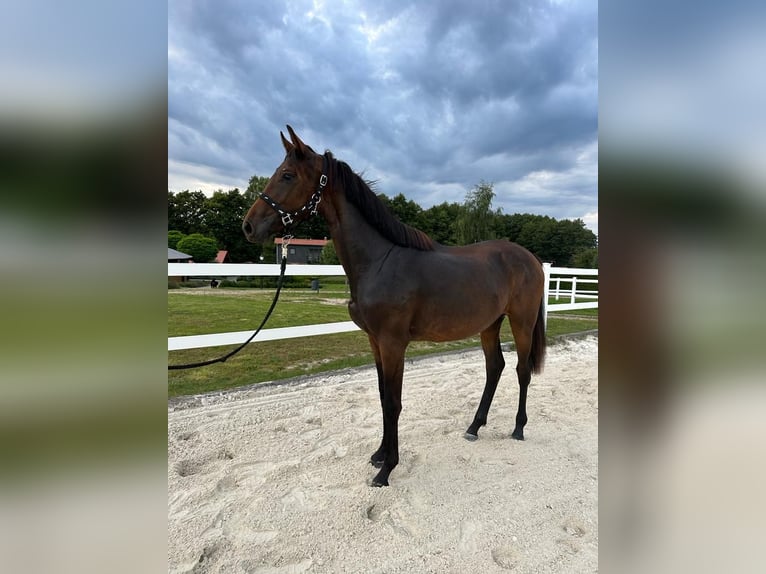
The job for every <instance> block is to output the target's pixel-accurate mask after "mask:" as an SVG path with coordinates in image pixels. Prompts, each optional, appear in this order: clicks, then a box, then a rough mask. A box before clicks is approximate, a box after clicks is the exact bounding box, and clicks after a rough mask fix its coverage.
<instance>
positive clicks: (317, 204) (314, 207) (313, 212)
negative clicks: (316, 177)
mask: <svg viewBox="0 0 766 574" xmlns="http://www.w3.org/2000/svg"><path fill="white" fill-rule="evenodd" d="M322 177H324V176H322ZM321 201H322V196H321V195H318V196H317V198H316V201H315V202H314V205H312V206H311V215H316V214H317V208H319V203H320V202H321Z"/></svg>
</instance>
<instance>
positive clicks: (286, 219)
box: [282, 213, 294, 227]
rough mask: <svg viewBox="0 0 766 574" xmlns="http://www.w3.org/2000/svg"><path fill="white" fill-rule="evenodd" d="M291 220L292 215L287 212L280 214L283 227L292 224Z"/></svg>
mask: <svg viewBox="0 0 766 574" xmlns="http://www.w3.org/2000/svg"><path fill="white" fill-rule="evenodd" d="M293 221H294V220H293V216H292V215H290V214H289V213H285V214H283V215H282V225H284V226H285V227H287V226H288V225H292V224H293Z"/></svg>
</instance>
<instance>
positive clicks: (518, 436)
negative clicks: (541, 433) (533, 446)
mask: <svg viewBox="0 0 766 574" xmlns="http://www.w3.org/2000/svg"><path fill="white" fill-rule="evenodd" d="M511 438H515V439H516V440H524V433H523V432H522V431H513V434H511Z"/></svg>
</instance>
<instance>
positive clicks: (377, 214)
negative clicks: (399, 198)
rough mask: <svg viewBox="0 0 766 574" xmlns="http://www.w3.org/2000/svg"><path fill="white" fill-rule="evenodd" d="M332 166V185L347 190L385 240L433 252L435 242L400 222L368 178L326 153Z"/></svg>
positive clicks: (352, 201) (347, 194) (348, 195)
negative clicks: (377, 193)
mask: <svg viewBox="0 0 766 574" xmlns="http://www.w3.org/2000/svg"><path fill="white" fill-rule="evenodd" d="M325 155H326V156H327V159H328V160H329V162H328V163H329V165H330V174H329V178H330V185H331V186H332V187H333V188H335V189H338V188H339V187H340V188H343V190H344V191H345V193H346V199H348V200H349V201H350V202H351V203H352V204H353V205H354V206H356V208H357V209H358V210H359V211H360V212H361V214H362V216H363V217H364V218H365V219H366V220H367V222H368V223H369V224H370V225H372V226H373V227H374V228H375V229H377V230H378V231H379V232H380V234H381V235H383V237H385V238H386V239H388V240H390V241H392V242H393V243H394V244H396V245H399V246H401V247H411V248H413V249H419V250H420V251H433V250H434V242H433V240H432V239H431V238H430V237H429V236H428V235H426V234H425V233H423V232H422V231H420V230H419V229H415V228H414V227H410V226H409V225H406V224H404V223H402V222H401V221H399V220H398V219H397V218H396V217H395V216H394V215H393V214H392V213H391V211H390V210H389V209H388V208H387V207H386V206H385V204H384V203H383V202H382V201H381V200H380V198H379V197H378V196H377V195H375V192H373V191H372V189H370V186H369V185H368V183H367V182H366V181H364V179H362V178H361V177H360V176H359V175H358V174H357V173H355V172H354V171H353V170H352V169H351V168H350V167H349V165H348V164H347V163H345V162H343V161H340V160H337V159H335V158H334V157H333V155H332V153H331V152H329V151H327V152H325Z"/></svg>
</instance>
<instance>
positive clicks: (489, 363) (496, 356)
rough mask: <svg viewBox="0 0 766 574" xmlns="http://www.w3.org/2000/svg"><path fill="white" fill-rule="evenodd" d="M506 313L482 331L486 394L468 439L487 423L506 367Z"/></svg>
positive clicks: (465, 435) (468, 432)
mask: <svg viewBox="0 0 766 574" xmlns="http://www.w3.org/2000/svg"><path fill="white" fill-rule="evenodd" d="M503 319H504V315H501V316H500V318H499V319H498V320H497V321H495V322H494V323H493V324H492V326H491V327H489V328H488V329H485V330H484V331H482V332H481V348H482V350H483V351H484V361H485V364H486V367H487V382H486V384H485V385H484V394H483V395H482V396H481V402H480V403H479V408H478V409H477V411H476V415H475V416H474V417H473V422H472V423H471V426H469V427H468V430H467V431H465V434H464V435H463V436H464V437H465V438H466V439H468V440H476V439H477V438H479V428H480V427H483V426H484V425H485V424H487V414H488V413H489V407H490V405H491V404H492V399H493V398H494V396H495V390H497V383H498V381H499V380H500V375H501V374H502V372H503V368H504V367H505V360H504V359H503V351H502V350H501V349H500V327H501V326H502V324H503Z"/></svg>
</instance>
